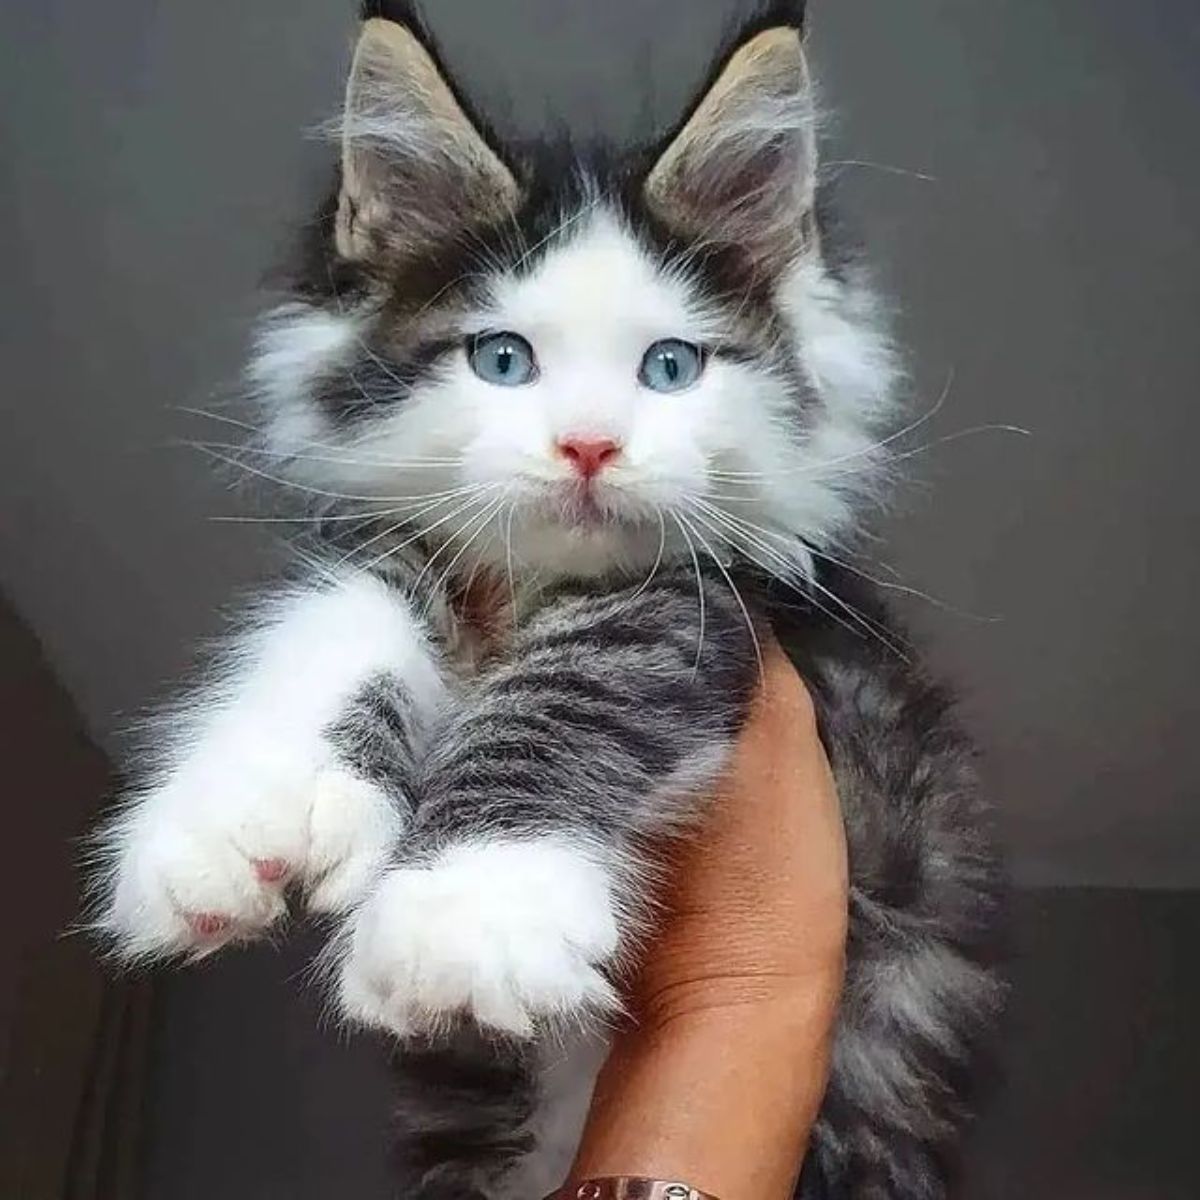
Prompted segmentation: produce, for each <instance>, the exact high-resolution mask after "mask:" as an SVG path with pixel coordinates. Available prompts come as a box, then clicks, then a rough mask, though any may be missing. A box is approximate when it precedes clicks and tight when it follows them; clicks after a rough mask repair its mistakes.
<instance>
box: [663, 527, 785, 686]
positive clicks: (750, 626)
mask: <svg viewBox="0 0 1200 1200" xmlns="http://www.w3.org/2000/svg"><path fill="white" fill-rule="evenodd" d="M693 515H694V514H693ZM680 519H681V520H684V521H686V522H687V524H688V526H689V528H690V529H691V531H692V532H693V533H694V534H695V535H696V538H697V540H698V541H699V542H700V545H701V546H703V547H704V549H705V550H706V551H707V552H708V557H709V558H711V559H712V560H713V562H714V563H715V564H716V566H717V570H718V571H720V572H721V574H722V575H724V576H725V582H726V583H727V584H728V585H729V590H730V591H731V592H732V593H733V598H734V600H736V601H737V606H738V608H740V609H741V610H742V618H743V619H744V620H745V622H746V631H747V632H748V633H749V634H750V640H751V641H752V642H753V643H754V657H755V658H757V659H758V677H759V679H760V680H761V679H763V678H765V676H766V666H765V664H764V662H763V652H762V645H761V644H760V643H759V640H758V633H757V631H756V630H755V628H754V621H753V620H752V619H751V617H750V610H749V609H748V608H747V607H746V602H745V600H743V599H742V593H741V592H739V591H738V588H737V584H735V583H734V582H733V576H732V575H730V573H729V571H728V570H727V569H726V567H725V564H724V563H723V562H722V561H721V559H720V557H719V556H718V555H717V554H716V552H715V551H714V550H713V548H712V546H710V545H709V544H708V540H707V539H706V538H705V536H704V535H703V534H702V533H701V532H700V531H699V530H698V529H697V528H696V527H695V526H694V525H692V523H691V522H690V521H687V518H686V517H681V518H680Z"/></svg>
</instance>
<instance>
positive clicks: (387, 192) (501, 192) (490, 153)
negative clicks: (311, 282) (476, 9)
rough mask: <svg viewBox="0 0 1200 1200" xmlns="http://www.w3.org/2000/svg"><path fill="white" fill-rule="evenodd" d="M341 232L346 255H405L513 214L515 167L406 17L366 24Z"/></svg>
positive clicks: (350, 121) (353, 86) (346, 127)
mask: <svg viewBox="0 0 1200 1200" xmlns="http://www.w3.org/2000/svg"><path fill="white" fill-rule="evenodd" d="M341 133H342V186H341V195H340V197H339V200H338V212H337V224H336V240H337V248H338V252H339V253H340V254H341V255H343V256H344V257H346V258H350V259H355V260H368V259H372V258H379V257H381V256H382V257H384V258H385V259H388V260H391V259H395V258H404V257H408V256H411V255H414V254H419V253H421V252H422V251H428V250H430V249H434V248H436V247H437V246H439V245H443V244H445V243H446V242H447V241H452V240H454V239H455V238H456V237H457V236H458V235H459V234H460V233H461V232H462V231H463V230H464V229H465V228H467V227H469V226H472V225H476V224H479V223H490V222H493V221H497V220H500V219H503V218H504V217H505V216H507V215H509V214H511V213H512V212H513V211H514V210H515V209H516V207H517V204H518V203H519V200H520V188H519V186H518V184H517V181H516V180H515V179H514V178H513V174H512V172H511V171H510V170H509V169H508V167H506V166H505V165H504V163H503V162H502V161H501V160H500V158H499V156H498V155H497V154H496V153H495V151H494V150H492V149H491V147H490V146H489V145H488V144H487V142H486V141H485V140H484V137H483V135H482V134H481V133H480V131H479V130H478V129H477V128H476V127H475V125H474V124H473V123H472V122H471V120H470V118H469V117H468V116H467V114H466V113H465V112H464V111H463V108H462V105H461V104H460V103H459V102H458V100H457V99H456V98H455V95H454V92H453V91H452V90H451V88H450V85H449V84H448V83H447V82H446V79H445V78H444V76H443V75H442V73H441V71H440V70H439V69H438V66H437V63H436V62H435V61H434V58H433V56H432V55H431V54H430V52H429V51H428V50H427V49H426V48H425V46H424V45H422V44H421V42H420V40H419V39H418V38H417V37H416V35H415V34H414V33H413V32H412V31H411V30H410V29H408V28H407V27H406V26H404V25H399V24H397V23H396V22H394V21H387V20H383V19H381V18H377V17H376V18H372V19H370V20H367V21H366V22H364V24H363V27H362V33H361V35H360V36H359V39H358V46H357V48H356V49H355V52H354V62H353V64H352V66H351V68H350V78H349V81H348V82H347V85H346V103H345V109H344V112H343V117H342V127H341Z"/></svg>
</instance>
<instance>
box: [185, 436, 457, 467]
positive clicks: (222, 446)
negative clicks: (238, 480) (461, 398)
mask: <svg viewBox="0 0 1200 1200" xmlns="http://www.w3.org/2000/svg"><path fill="white" fill-rule="evenodd" d="M181 444H182V445H184V446H188V447H189V448H191V449H195V450H227V451H229V452H230V453H232V454H252V455H255V456H256V457H258V458H274V459H279V460H281V461H285V462H291V461H292V460H296V461H299V462H320V463H334V464H335V465H337V466H344V467H358V466H370V467H391V468H394V469H396V470H411V469H412V468H414V467H438V468H444V467H458V466H461V465H462V461H463V460H462V459H461V458H427V457H422V458H410V459H397V458H382V457H379V456H377V455H373V454H371V453H369V452H368V453H366V454H362V453H360V452H357V451H352V450H350V449H349V447H347V448H346V449H345V450H338V451H337V452H336V453H334V452H332V448H330V451H331V452H329V453H325V454H309V453H305V452H300V451H295V450H272V449H270V448H268V447H266V446H250V445H239V444H238V443H236V442H199V441H194V440H190V439H189V440H185V441H183V442H182V443H181Z"/></svg>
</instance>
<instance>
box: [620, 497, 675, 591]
mask: <svg viewBox="0 0 1200 1200" xmlns="http://www.w3.org/2000/svg"><path fill="white" fill-rule="evenodd" d="M655 514H656V515H657V517H658V553H657V554H656V555H655V556H654V565H653V566H652V567H651V568H650V574H649V575H647V576H646V578H645V579H643V580H642V583H641V586H640V587H639V588H638V589H637V591H636V592H634V593H633V594H632V595H631V596H630V597H629V603H630V604H632V603H633V601H634V600H636V599H637V598H638V597H639V596H640V595H642V593H643V592H645V590H646V589H647V588H648V587H649V586H650V584H651V582H652V581H653V579H654V576H655V575H657V574H658V568H659V567H661V566H662V560H663V554H664V553H665V552H666V548H667V522H666V519H665V518H664V517H663V511H662V509H661V508H656V509H655Z"/></svg>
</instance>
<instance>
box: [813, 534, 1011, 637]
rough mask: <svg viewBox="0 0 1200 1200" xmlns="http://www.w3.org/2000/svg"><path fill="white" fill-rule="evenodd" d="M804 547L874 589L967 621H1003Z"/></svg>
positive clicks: (814, 548) (991, 622) (825, 553)
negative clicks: (920, 601) (909, 598)
mask: <svg viewBox="0 0 1200 1200" xmlns="http://www.w3.org/2000/svg"><path fill="white" fill-rule="evenodd" d="M805 547H806V549H807V550H808V552H809V554H811V555H812V556H813V557H814V558H821V559H824V560H825V561H826V562H829V563H833V565H834V566H835V567H840V568H841V569H842V570H843V571H849V572H850V574H851V575H857V576H858V578H859V579H865V580H866V581H867V582H868V583H870V584H873V585H874V586H875V587H879V588H885V589H887V590H888V591H890V592H897V593H899V594H900V595H904V596H913V597H915V598H916V599H918V600H924V601H925V602H926V603H927V604H932V605H933V606H934V608H940V609H941V610H942V611H943V612H948V613H951V614H952V615H954V616H956V617H964V618H966V619H967V620H969V621H980V622H984V623H986V624H993V623H995V622H998V621H1000V620H1002V619H1003V618H1001V617H985V616H982V615H980V614H979V613H971V612H967V611H966V610H965V609H962V608H958V607H956V606H955V605H953V604H949V603H947V602H946V601H945V600H939V599H938V598H937V597H936V596H931V595H930V594H929V593H928V592H923V591H921V589H920V588H915V587H910V586H909V585H908V584H904V583H896V582H894V581H892V580H890V579H880V578H879V577H878V576H877V575H872V574H871V573H870V572H869V571H864V570H863V569H862V568H861V567H858V566H856V565H855V564H854V563H852V562H847V561H846V560H845V559H844V558H838V557H836V556H835V555H833V554H830V553H829V551H828V550H818V549H817V548H816V547H815V546H812V545H809V543H807V542H805Z"/></svg>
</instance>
